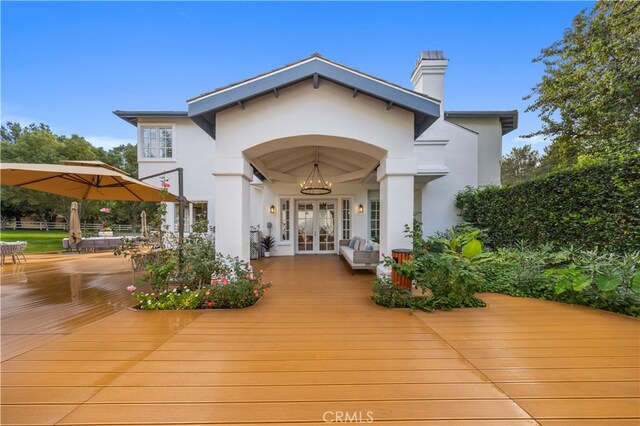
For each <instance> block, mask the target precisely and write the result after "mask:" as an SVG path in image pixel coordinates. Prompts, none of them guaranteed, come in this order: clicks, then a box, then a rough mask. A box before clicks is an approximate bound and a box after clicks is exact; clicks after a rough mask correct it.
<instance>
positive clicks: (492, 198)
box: [456, 156, 640, 253]
mask: <svg viewBox="0 0 640 426" xmlns="http://www.w3.org/2000/svg"><path fill="white" fill-rule="evenodd" d="M456 206H457V207H458V208H459V209H460V210H461V216H462V218H463V220H464V221H466V222H469V223H471V224H473V225H475V226H477V227H479V228H482V229H486V230H487V233H488V236H489V238H490V240H491V242H492V243H493V244H494V245H496V246H503V247H509V246H513V245H514V244H515V243H516V242H519V241H522V242H528V243H534V244H538V243H552V244H557V245H563V246H568V245H573V246H578V247H583V248H587V249H596V248H597V249H600V250H604V251H610V252H617V253H626V252H630V251H637V250H640V156H634V157H630V158H629V157H628V158H626V159H622V160H620V159H618V160H608V161H603V162H599V163H596V164H591V165H584V166H578V167H576V168H573V169H569V170H566V171H561V172H556V173H552V174H550V175H546V176H543V177H540V178H537V179H534V180H531V181H527V182H523V183H520V184H517V185H514V186H509V187H505V188H498V187H489V188H485V189H482V190H473V189H467V190H466V191H463V192H460V193H459V194H458V196H457V199H456Z"/></svg>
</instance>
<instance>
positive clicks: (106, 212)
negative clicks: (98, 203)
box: [100, 207, 111, 214]
mask: <svg viewBox="0 0 640 426" xmlns="http://www.w3.org/2000/svg"><path fill="white" fill-rule="evenodd" d="M100 213H105V214H109V213H111V209H110V208H109V207H103V208H101V209H100Z"/></svg>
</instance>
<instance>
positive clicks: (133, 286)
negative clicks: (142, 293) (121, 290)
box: [127, 285, 137, 293]
mask: <svg viewBox="0 0 640 426" xmlns="http://www.w3.org/2000/svg"><path fill="white" fill-rule="evenodd" d="M136 290H137V288H136V286H135V285H130V286H128V287H127V291H128V292H129V293H133V292H134V291H136Z"/></svg>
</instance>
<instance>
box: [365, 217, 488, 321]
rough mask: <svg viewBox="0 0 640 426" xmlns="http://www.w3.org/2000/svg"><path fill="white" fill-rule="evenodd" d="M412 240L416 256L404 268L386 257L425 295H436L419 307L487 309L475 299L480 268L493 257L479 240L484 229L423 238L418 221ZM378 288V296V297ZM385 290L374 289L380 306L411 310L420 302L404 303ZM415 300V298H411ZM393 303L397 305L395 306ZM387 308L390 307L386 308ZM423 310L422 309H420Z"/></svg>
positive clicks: (408, 233)
mask: <svg viewBox="0 0 640 426" xmlns="http://www.w3.org/2000/svg"><path fill="white" fill-rule="evenodd" d="M405 232H406V234H407V236H408V237H410V238H411V239H412V240H413V257H412V259H411V260H409V261H405V263H404V264H403V265H398V264H396V263H395V262H394V261H393V259H392V258H388V257H387V258H385V259H384V260H383V264H384V265H386V266H388V267H391V268H393V269H394V270H395V271H396V272H398V273H399V274H401V275H403V276H405V277H407V278H409V279H411V280H413V282H414V283H415V285H416V286H417V287H419V288H421V289H422V290H423V293H431V294H432V296H431V297H428V298H426V299H424V300H423V298H418V300H420V302H419V306H426V307H428V308H429V309H452V308H456V307H465V306H467V307H471V306H484V303H483V302H482V301H481V300H480V299H478V298H477V297H476V296H475V291H476V287H477V285H478V284H479V282H480V280H481V276H480V274H479V273H478V271H477V265H478V264H480V263H482V262H483V261H484V260H486V259H488V258H489V256H490V255H489V254H488V253H483V252H482V243H481V242H480V240H478V239H477V237H478V235H480V232H481V231H480V230H477V229H465V230H463V231H456V230H454V229H452V230H449V232H448V233H447V234H446V235H447V236H446V237H444V236H439V237H434V238H429V239H428V240H427V241H425V240H424V239H423V238H422V226H421V224H420V223H419V222H418V221H416V222H414V225H413V228H412V229H410V228H409V227H408V226H407V227H406V228H405ZM376 289H377V291H378V294H375V290H376ZM384 289H385V287H383V286H379V287H376V288H374V300H377V302H376V303H379V302H385V303H387V304H390V305H393V304H395V303H396V302H397V303H407V304H408V307H411V306H413V304H415V303H418V302H416V301H410V302H404V301H403V298H402V297H400V298H399V297H398V296H399V295H398V294H395V293H393V291H391V290H386V291H383V290H384ZM410 298H411V297H410ZM392 302H393V303H392ZM385 306H387V305H385ZM418 308H419V309H422V308H421V307H418Z"/></svg>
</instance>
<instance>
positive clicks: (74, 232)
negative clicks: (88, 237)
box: [69, 201, 82, 246]
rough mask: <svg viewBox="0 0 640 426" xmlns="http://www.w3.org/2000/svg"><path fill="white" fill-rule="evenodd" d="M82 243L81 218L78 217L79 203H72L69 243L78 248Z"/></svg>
mask: <svg viewBox="0 0 640 426" xmlns="http://www.w3.org/2000/svg"><path fill="white" fill-rule="evenodd" d="M80 241H82V231H81V230H80V216H79V215H78V203H77V202H75V201H74V202H73V203H71V214H70V215H69V243H70V245H71V244H72V245H75V246H77V245H78V244H79V243H80Z"/></svg>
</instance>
